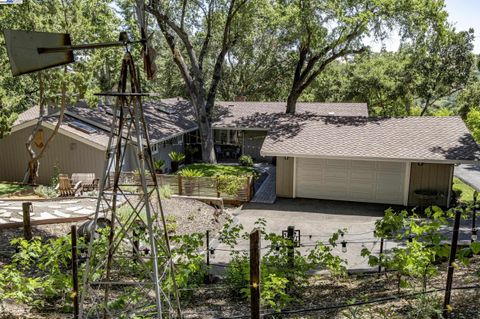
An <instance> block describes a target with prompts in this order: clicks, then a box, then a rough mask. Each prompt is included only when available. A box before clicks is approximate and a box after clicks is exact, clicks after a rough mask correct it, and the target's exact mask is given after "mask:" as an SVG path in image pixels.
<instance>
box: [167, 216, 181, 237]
mask: <svg viewBox="0 0 480 319" xmlns="http://www.w3.org/2000/svg"><path fill="white" fill-rule="evenodd" d="M165 222H166V226H167V232H169V233H174V232H175V231H176V230H177V226H178V224H177V217H175V216H174V215H168V216H167V217H166V218H165Z"/></svg>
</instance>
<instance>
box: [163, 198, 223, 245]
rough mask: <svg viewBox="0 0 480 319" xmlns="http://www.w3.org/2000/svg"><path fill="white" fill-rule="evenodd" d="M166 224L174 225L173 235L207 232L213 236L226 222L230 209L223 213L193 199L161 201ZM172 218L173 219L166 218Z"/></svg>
mask: <svg viewBox="0 0 480 319" xmlns="http://www.w3.org/2000/svg"><path fill="white" fill-rule="evenodd" d="M162 204H163V211H164V213H165V215H166V218H167V223H170V224H174V225H175V226H174V227H175V234H177V235H185V234H192V233H202V234H204V233H205V232H206V231H207V230H209V231H210V233H211V234H212V235H213V236H214V234H216V233H217V232H218V231H219V230H220V229H222V227H223V224H224V223H225V221H226V220H227V218H228V216H229V214H230V212H231V210H232V209H230V208H226V209H225V210H224V212H221V211H220V210H218V211H217V210H216V209H215V208H213V207H212V206H210V205H207V204H205V203H203V202H200V201H197V200H194V199H184V198H170V199H164V200H162ZM168 216H174V217H170V218H169V217H168Z"/></svg>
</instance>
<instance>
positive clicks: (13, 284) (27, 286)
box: [0, 236, 83, 308]
mask: <svg viewBox="0 0 480 319" xmlns="http://www.w3.org/2000/svg"><path fill="white" fill-rule="evenodd" d="M11 244H12V245H14V246H16V248H17V251H18V252H17V253H16V254H15V255H14V256H13V258H12V262H11V263H10V264H7V265H5V266H4V267H3V268H2V269H1V270H0V301H2V300H7V299H10V300H13V301H15V302H18V303H27V304H30V305H32V306H34V307H38V308H42V307H44V306H46V305H49V306H60V307H63V306H65V304H66V303H67V302H68V303H70V300H68V296H69V295H70V289H71V273H70V250H71V242H70V237H69V236H63V237H59V238H56V239H50V240H48V241H47V242H45V243H43V242H42V241H41V240H40V238H34V239H32V240H31V241H28V240H25V239H23V238H19V239H14V240H12V242H11ZM78 245H79V246H80V247H81V246H82V245H83V242H82V240H81V239H79V242H78Z"/></svg>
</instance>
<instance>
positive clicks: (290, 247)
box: [287, 226, 295, 269]
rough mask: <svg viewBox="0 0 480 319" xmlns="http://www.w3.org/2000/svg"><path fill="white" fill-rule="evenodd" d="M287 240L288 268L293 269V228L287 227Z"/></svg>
mask: <svg viewBox="0 0 480 319" xmlns="http://www.w3.org/2000/svg"><path fill="white" fill-rule="evenodd" d="M287 238H288V252H287V258H288V267H290V269H293V268H294V267H295V226H288V227H287Z"/></svg>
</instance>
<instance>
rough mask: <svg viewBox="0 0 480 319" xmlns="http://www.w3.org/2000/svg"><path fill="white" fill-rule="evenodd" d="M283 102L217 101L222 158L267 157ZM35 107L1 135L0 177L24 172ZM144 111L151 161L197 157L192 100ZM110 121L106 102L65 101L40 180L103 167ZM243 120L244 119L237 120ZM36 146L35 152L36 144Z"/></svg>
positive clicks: (351, 110)
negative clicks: (174, 155)
mask: <svg viewBox="0 0 480 319" xmlns="http://www.w3.org/2000/svg"><path fill="white" fill-rule="evenodd" d="M283 104H284V103H275V102H272V103H270V102H266V103H263V102H218V104H217V107H216V112H215V123H214V124H213V130H214V138H215V150H216V154H217V157H218V158H219V159H220V160H232V159H238V157H239V156H240V155H242V154H247V155H251V156H252V157H253V158H254V159H255V160H270V159H271V158H263V157H261V156H260V149H261V147H262V144H263V140H264V139H265V136H266V134H267V131H268V128H269V127H268V126H267V125H266V124H267V123H268V118H269V117H270V116H271V115H274V114H277V113H282V112H283V110H284V109H285V106H284V105H283ZM299 113H305V114H321V115H327V114H339V115H356V116H364V115H367V105H366V104H365V103H356V104H354V103H337V104H335V103H299ZM38 114H39V108H38V106H37V107H32V108H30V109H28V110H26V111H25V112H23V113H22V114H20V115H19V117H18V119H17V121H16V122H15V123H14V125H13V128H12V131H11V133H10V134H9V135H7V136H5V137H4V138H3V139H0V163H1V165H0V180H6V181H21V180H23V176H24V175H25V170H26V167H27V166H26V165H27V164H26V163H27V161H28V153H27V150H26V147H25V143H26V141H27V140H28V137H29V135H30V134H31V132H32V129H33V127H34V125H36V123H37V118H38ZM144 115H145V118H146V121H147V122H148V128H149V136H150V139H151V143H152V153H153V156H154V159H155V160H159V159H162V160H164V161H165V163H166V167H167V168H168V167H170V158H169V157H168V153H170V152H171V151H177V152H182V153H185V154H186V155H187V156H191V157H193V158H196V159H200V158H201V154H199V152H200V146H199V143H200V137H199V133H198V127H197V124H196V123H195V121H194V117H193V110H192V107H191V104H190V103H189V102H188V101H186V100H183V99H179V98H172V99H162V100H153V101H148V100H147V101H145V102H144ZM57 121H58V110H56V109H49V112H48V114H47V116H45V118H44V121H43V122H42V128H41V130H40V131H39V133H38V134H37V136H36V137H35V144H37V145H38V146H42V143H44V142H45V141H46V139H47V138H48V136H50V135H51V133H52V131H53V129H54V127H55V124H56V122H57ZM111 121H112V110H111V108H110V107H106V106H104V105H99V106H97V107H93V108H90V107H88V106H87V105H86V104H85V103H77V104H76V105H75V106H68V107H67V110H66V111H65V117H64V120H63V123H62V125H61V126H60V129H59V132H58V135H57V136H56V137H55V139H54V140H53V142H52V143H51V145H50V147H49V149H48V151H47V152H46V153H45V155H44V157H43V158H42V160H41V162H40V165H41V168H40V170H39V178H38V180H37V181H38V183H41V184H47V183H49V181H50V179H51V177H52V176H53V173H54V166H57V167H58V168H59V170H60V171H61V172H64V173H67V174H72V173H76V172H77V173H86V172H93V173H95V174H96V175H97V176H100V175H101V172H102V170H103V167H104V166H103V165H104V160H105V152H106V149H107V144H108V136H109V131H110V125H111ZM241 122H242V123H241ZM35 144H34V148H35V149H36V150H37V151H38V150H39V147H36V146H35ZM123 165H124V169H125V170H134V169H135V168H136V160H135V154H134V152H133V149H131V150H129V151H128V152H127V154H126V156H125V161H124V163H123Z"/></svg>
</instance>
